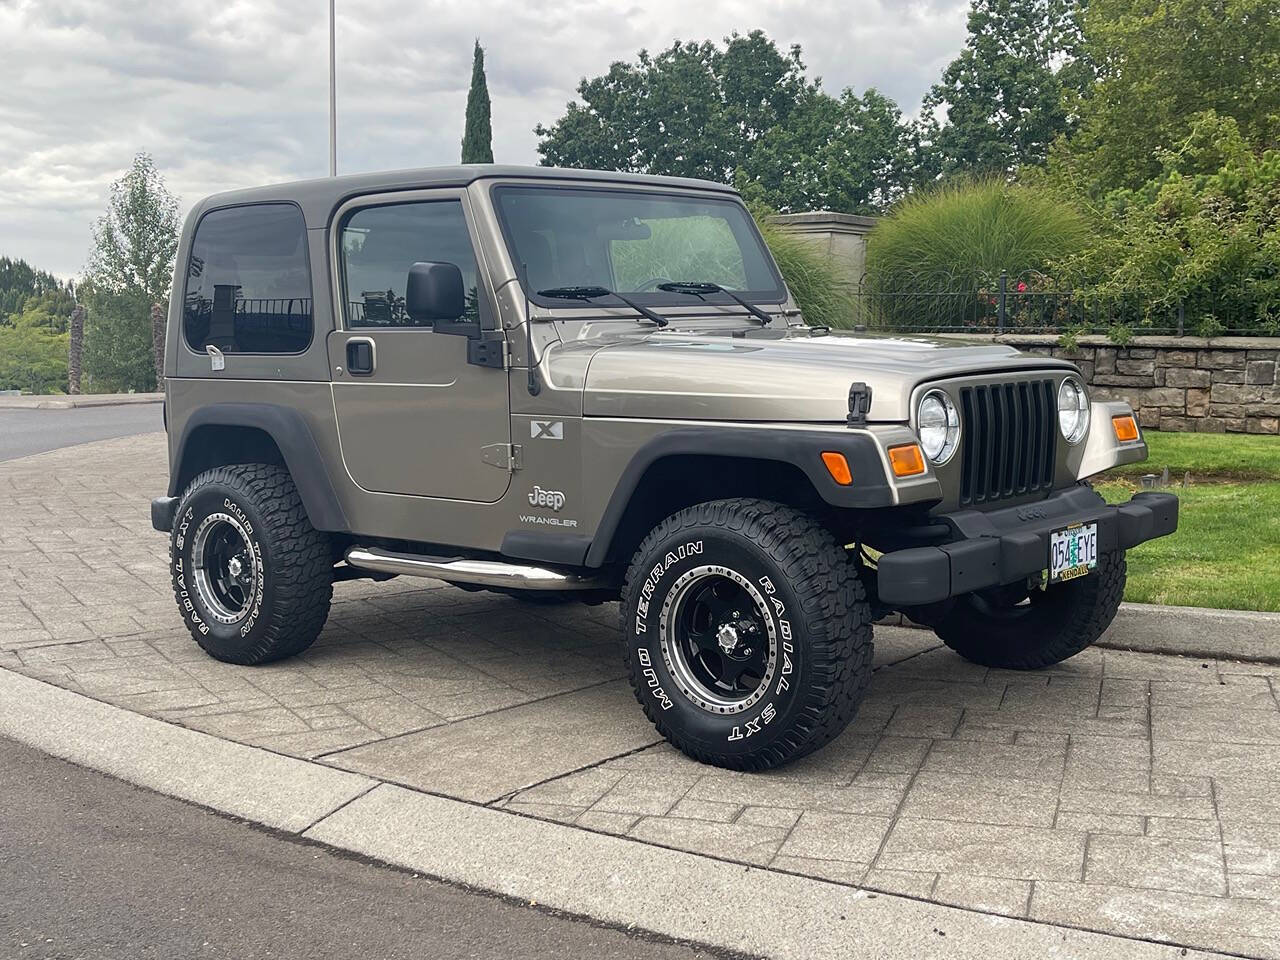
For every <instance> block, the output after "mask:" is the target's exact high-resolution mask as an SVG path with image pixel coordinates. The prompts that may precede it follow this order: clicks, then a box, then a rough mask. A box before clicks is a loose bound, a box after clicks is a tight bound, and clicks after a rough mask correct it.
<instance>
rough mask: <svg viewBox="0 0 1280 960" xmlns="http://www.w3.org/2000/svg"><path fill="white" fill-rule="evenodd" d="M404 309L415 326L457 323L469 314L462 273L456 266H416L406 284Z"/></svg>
mask: <svg viewBox="0 0 1280 960" xmlns="http://www.w3.org/2000/svg"><path fill="white" fill-rule="evenodd" d="M404 309H405V313H407V314H408V315H409V319H411V320H413V321H414V322H415V323H435V322H436V321H445V322H448V321H453V320H457V319H458V318H459V317H461V316H462V315H463V314H464V313H466V311H467V298H466V293H465V292H464V290H463V286H462V271H461V270H459V269H458V267H457V265H456V264H453V263H415V264H414V265H413V266H411V267H410V268H409V280H408V282H407V283H406V284H405V291H404Z"/></svg>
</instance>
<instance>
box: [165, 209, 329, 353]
mask: <svg viewBox="0 0 1280 960" xmlns="http://www.w3.org/2000/svg"><path fill="white" fill-rule="evenodd" d="M183 328H184V330H185V331H186V337H187V343H188V344H189V345H190V346H191V349H192V350H195V351H197V352H199V353H204V352H205V347H208V346H214V347H217V348H218V349H219V350H221V351H222V352H223V353H300V352H302V351H303V350H305V349H306V348H307V344H309V343H310V342H311V270H310V268H309V266H308V265H307V230H306V225H305V224H304V223H303V222H302V211H300V210H299V209H298V208H297V207H295V206H294V205H293V204H291V203H264V204H256V205H254V206H248V207H228V208H227V209H225V210H214V211H213V212H212V213H207V214H205V215H204V217H202V218H201V219H200V224H199V225H198V226H197V227H196V235H195V239H194V240H193V241H192V243H191V259H190V260H189V261H188V262H187V292H186V299H185V305H184V311H183Z"/></svg>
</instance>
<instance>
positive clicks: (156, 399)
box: [0, 393, 164, 410]
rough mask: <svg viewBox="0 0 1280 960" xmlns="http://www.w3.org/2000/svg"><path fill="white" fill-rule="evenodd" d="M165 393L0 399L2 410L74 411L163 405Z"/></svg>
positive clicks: (94, 394) (89, 394)
mask: <svg viewBox="0 0 1280 960" xmlns="http://www.w3.org/2000/svg"><path fill="white" fill-rule="evenodd" d="M163 402H164V394H163V393H86V394H79V395H77V396H48V397H46V396H36V397H0V410H73V409H78V408H80V407H123V406H129V405H132V404H135V403H163Z"/></svg>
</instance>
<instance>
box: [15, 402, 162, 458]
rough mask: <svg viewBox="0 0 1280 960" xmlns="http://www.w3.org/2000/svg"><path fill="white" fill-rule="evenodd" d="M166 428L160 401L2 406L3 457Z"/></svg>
mask: <svg viewBox="0 0 1280 960" xmlns="http://www.w3.org/2000/svg"><path fill="white" fill-rule="evenodd" d="M163 429H164V421H163V419H162V414H161V410H160V404H158V403H129V404H121V405H119V406H113V407H77V408H73V409H71V410H0V460H13V459H15V458H17V457H26V456H30V455H31V454H33V453H44V452H45V451H46V450H57V449H58V448H59V447H69V446H72V445H73V444H77V443H89V442H90V441H92V440H110V439H111V438H112V437H131V436H133V435H134V434H135V433H153V432H156V431H159V430H163Z"/></svg>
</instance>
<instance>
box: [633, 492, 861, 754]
mask: <svg viewBox="0 0 1280 960" xmlns="http://www.w3.org/2000/svg"><path fill="white" fill-rule="evenodd" d="M621 612H622V631H623V636H624V638H625V640H626V660H627V668H628V671H629V673H630V676H631V684H632V686H633V687H634V689H635V692H636V698H637V699H638V700H639V701H640V704H641V706H642V707H643V708H644V711H645V714H646V715H647V716H648V717H649V719H650V720H651V721H652V722H653V724H654V725H655V726H656V727H657V728H658V731H659V732H660V733H661V734H662V735H663V736H664V737H666V738H667V739H668V740H669V741H671V743H672V744H674V745H675V746H676V747H678V748H679V749H680V750H682V751H683V752H684V753H686V754H688V755H689V756H690V757H693V758H694V759H695V760H700V761H702V762H704V763H712V764H715V765H717V766H721V767H728V768H731V769H735V770H761V769H765V768H768V767H775V766H778V765H780V764H782V763H786V762H787V761H788V760H792V759H795V758H796V757H800V756H803V755H804V754H806V753H809V752H811V751H813V750H816V749H817V748H818V747H821V746H822V745H823V744H825V743H827V742H828V741H830V740H831V739H832V738H834V737H835V736H837V735H838V734H839V733H840V732H841V731H842V730H844V728H845V727H846V726H848V724H849V722H850V721H851V720H852V719H853V717H854V714H855V713H856V712H857V709H858V705H859V703H860V702H861V700H862V697H863V694H864V693H865V691H866V687H867V682H868V680H869V679H870V677H871V648H872V640H871V615H870V610H869V608H868V605H867V599H866V593H865V591H864V590H863V586H862V583H861V582H860V581H859V579H858V576H857V572H856V570H855V569H854V566H853V564H851V563H850V562H849V560H848V558H847V556H846V554H845V551H844V550H842V549H841V548H840V547H839V546H838V545H837V544H836V542H835V541H834V540H833V539H832V537H831V535H830V534H829V533H828V532H827V531H826V530H824V529H823V528H822V527H821V526H819V525H818V524H817V523H816V522H815V521H814V520H813V519H812V518H811V517H809V516H808V515H806V514H804V513H801V512H800V511H798V510H795V509H793V508H791V507H788V506H784V505H782V504H778V503H771V502H768V501H765V500H748V499H737V500H717V501H713V502H710V503H704V504H699V505H697V506H693V507H689V508H687V509H685V510H682V511H680V512H679V513H677V514H675V515H674V516H671V517H668V518H667V519H666V520H664V521H663V522H662V523H661V524H659V525H658V527H657V528H656V529H654V530H653V532H652V533H650V534H649V536H648V537H647V538H646V539H645V541H644V543H642V544H641V545H640V547H639V549H638V550H637V551H636V554H635V557H634V558H633V560H632V562H631V566H630V569H629V570H628V571H627V577H626V583H625V585H624V587H623V593H622V604H621Z"/></svg>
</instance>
